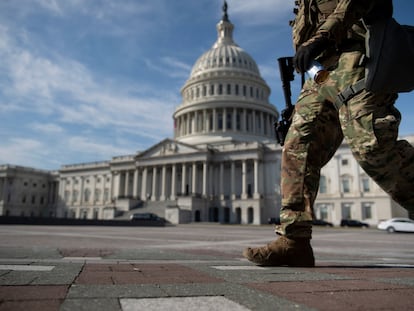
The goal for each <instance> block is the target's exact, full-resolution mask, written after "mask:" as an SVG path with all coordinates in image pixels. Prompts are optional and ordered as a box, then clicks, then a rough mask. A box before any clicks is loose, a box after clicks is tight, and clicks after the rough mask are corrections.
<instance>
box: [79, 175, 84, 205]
mask: <svg viewBox="0 0 414 311" xmlns="http://www.w3.org/2000/svg"><path fill="white" fill-rule="evenodd" d="M83 183H84V177H83V176H81V177H80V191H79V192H80V193H79V204H81V205H82V204H83V190H84V189H83V186H84V185H83Z"/></svg>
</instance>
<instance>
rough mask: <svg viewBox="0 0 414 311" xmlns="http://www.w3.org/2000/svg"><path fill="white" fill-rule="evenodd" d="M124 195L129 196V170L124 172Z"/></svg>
mask: <svg viewBox="0 0 414 311" xmlns="http://www.w3.org/2000/svg"><path fill="white" fill-rule="evenodd" d="M124 196H125V197H128V196H129V171H126V172H125V183H124Z"/></svg>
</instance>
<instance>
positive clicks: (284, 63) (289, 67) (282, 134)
mask: <svg viewBox="0 0 414 311" xmlns="http://www.w3.org/2000/svg"><path fill="white" fill-rule="evenodd" d="M278 62H279V70H280V79H281V80H282V87H283V94H284V97H285V103H286V107H285V109H283V110H282V112H281V114H280V115H281V120H280V121H276V122H275V123H274V124H273V126H274V129H275V133H276V140H277V142H278V143H279V144H280V145H281V146H283V145H284V143H285V138H286V135H287V132H288V130H289V127H290V124H291V123H292V114H293V110H294V109H295V106H294V105H292V100H291V96H292V93H291V90H290V82H291V81H293V80H294V79H295V75H294V73H293V72H294V67H293V57H280V58H278Z"/></svg>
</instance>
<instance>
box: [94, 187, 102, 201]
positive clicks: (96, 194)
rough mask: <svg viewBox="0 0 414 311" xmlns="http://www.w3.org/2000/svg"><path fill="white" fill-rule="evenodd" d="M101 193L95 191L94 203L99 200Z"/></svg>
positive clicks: (97, 190)
mask: <svg viewBox="0 0 414 311" xmlns="http://www.w3.org/2000/svg"><path fill="white" fill-rule="evenodd" d="M101 192H102V191H101V190H100V189H95V202H97V201H100V200H101Z"/></svg>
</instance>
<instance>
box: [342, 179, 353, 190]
mask: <svg viewBox="0 0 414 311" xmlns="http://www.w3.org/2000/svg"><path fill="white" fill-rule="evenodd" d="M342 192H343V193H350V192H351V182H350V180H349V178H343V179H342Z"/></svg>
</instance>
